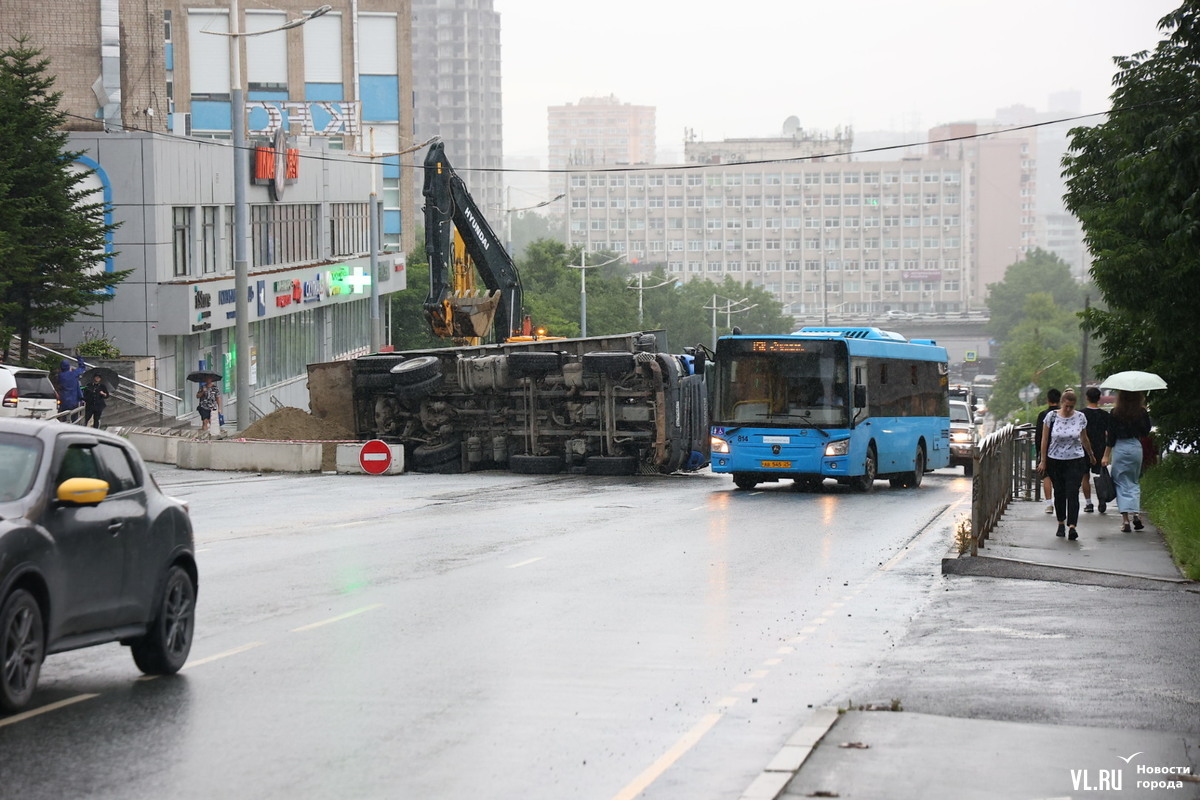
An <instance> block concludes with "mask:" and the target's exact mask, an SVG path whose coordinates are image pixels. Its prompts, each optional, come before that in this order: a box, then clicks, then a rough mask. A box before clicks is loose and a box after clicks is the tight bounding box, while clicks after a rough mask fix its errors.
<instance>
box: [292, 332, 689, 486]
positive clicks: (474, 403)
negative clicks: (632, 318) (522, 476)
mask: <svg viewBox="0 0 1200 800" xmlns="http://www.w3.org/2000/svg"><path fill="white" fill-rule="evenodd" d="M655 349H656V340H655V337H654V336H653V335H648V334H645V333H638V334H623V335H620V336H613V337H589V338H586V339H560V340H550V341H545V340H543V341H535V342H525V343H521V344H516V345H514V344H504V345H486V346H478V347H455V348H444V349H435V350H421V351H408V352H403V353H389V354H376V355H371V356H364V357H362V358H358V359H355V360H353V361H349V362H333V363H330V364H314V365H311V366H310V367H309V389H310V409H311V410H312V413H313V414H314V415H317V416H322V417H328V418H330V419H332V420H334V421H337V422H339V423H341V424H343V425H344V426H345V427H347V428H349V429H350V430H353V431H355V433H356V435H357V436H358V437H359V438H360V439H364V440H365V439H382V440H384V441H387V442H392V443H399V444H402V445H404V448H405V455H406V463H407V464H409V465H410V468H411V469H413V470H414V471H418V472H443V473H444V472H466V471H472V470H478V469H510V470H512V471H514V472H521V473H527V474H552V473H556V472H563V471H566V472H571V473H578V474H592V475H627V474H634V473H638V472H641V473H646V472H676V471H679V470H697V469H701V468H703V467H704V466H706V465H707V464H708V447H707V446H708V420H707V405H706V402H705V399H706V396H707V393H706V392H705V390H704V383H703V377H702V376H699V375H689V374H687V373H688V370H687V367H686V363H687V362H686V361H685V360H684V359H683V358H681V357H679V356H676V355H671V354H666V353H658V352H655Z"/></svg>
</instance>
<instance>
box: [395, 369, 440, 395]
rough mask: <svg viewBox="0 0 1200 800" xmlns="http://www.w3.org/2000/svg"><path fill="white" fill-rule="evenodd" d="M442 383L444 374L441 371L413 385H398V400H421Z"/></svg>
mask: <svg viewBox="0 0 1200 800" xmlns="http://www.w3.org/2000/svg"><path fill="white" fill-rule="evenodd" d="M441 385H442V374H441V373H440V372H439V373H438V374H436V375H434V376H433V377H432V378H427V379H425V380H423V381H421V382H420V383H414V384H411V385H402V386H397V387H396V399H397V400H409V401H412V400H420V399H421V398H422V397H424V396H425V395H427V394H429V393H430V392H432V391H433V390H434V389H436V388H437V387H439V386H441Z"/></svg>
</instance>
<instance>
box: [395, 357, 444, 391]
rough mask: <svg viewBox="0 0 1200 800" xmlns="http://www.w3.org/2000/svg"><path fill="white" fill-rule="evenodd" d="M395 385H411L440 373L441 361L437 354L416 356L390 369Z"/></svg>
mask: <svg viewBox="0 0 1200 800" xmlns="http://www.w3.org/2000/svg"><path fill="white" fill-rule="evenodd" d="M391 374H392V378H393V380H395V382H396V385H397V386H412V385H413V384H417V383H422V382H423V381H427V380H429V379H430V378H432V377H434V376H435V375H439V376H440V375H441V374H442V362H441V361H440V360H439V359H438V357H437V356H417V357H416V358H410V359H409V360H408V361H401V362H400V363H399V364H397V365H396V366H394V367H392V370H391Z"/></svg>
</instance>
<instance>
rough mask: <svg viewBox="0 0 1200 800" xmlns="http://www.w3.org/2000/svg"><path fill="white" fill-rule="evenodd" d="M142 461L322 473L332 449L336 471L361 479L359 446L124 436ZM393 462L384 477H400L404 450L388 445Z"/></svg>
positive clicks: (190, 466)
mask: <svg viewBox="0 0 1200 800" xmlns="http://www.w3.org/2000/svg"><path fill="white" fill-rule="evenodd" d="M123 433H124V435H125V437H126V438H127V439H129V442H130V443H131V444H132V445H133V446H134V447H135V448H137V451H138V452H139V453H141V456H142V458H144V459H145V460H147V461H153V462H155V463H158V464H174V465H175V466H177V467H179V468H180V469H216V470H233V471H246V472H320V471H321V463H322V454H323V450H324V448H325V447H329V446H334V447H336V448H337V450H336V462H337V463H336V469H337V471H338V472H339V473H342V474H345V475H365V474H366V472H365V471H364V470H363V468H362V465H361V464H360V462H359V454H360V453H361V451H362V446H363V443H362V442H349V443H346V442H343V443H338V444H336V445H334V443H333V442H264V441H257V440H252V441H245V440H238V439H192V438H190V437H182V436H178V435H174V436H173V435H169V434H162V433H151V432H147V431H125V432H123ZM389 449H390V450H391V454H392V459H391V463H390V464H389V465H388V468H387V470H385V471H384V472H383V473H382V474H384V475H399V474H401V473H402V472H404V447H403V446H402V445H398V444H396V445H390V446H389Z"/></svg>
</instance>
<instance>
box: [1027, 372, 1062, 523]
mask: <svg viewBox="0 0 1200 800" xmlns="http://www.w3.org/2000/svg"><path fill="white" fill-rule="evenodd" d="M1061 399H1062V392H1060V391H1059V390H1058V389H1049V390H1047V391H1046V401H1047V403H1048V405H1047V406H1046V407H1045V408H1044V409H1043V410H1042V413H1040V414H1038V418H1037V424H1036V425H1035V426H1034V428H1033V445H1034V449H1035V450H1036V451H1037V452H1038V453H1039V454H1040V453H1041V452H1042V428H1043V426H1044V425H1045V422H1046V415H1047V414H1050V413H1054V412H1057V411H1058V401H1059V400H1061ZM1039 457H1040V455H1039ZM1042 495H1043V496H1044V497H1045V498H1046V513H1047V514H1053V513H1054V484H1053V482H1051V480H1050V476H1049V475H1046V476H1045V477H1043V478H1042Z"/></svg>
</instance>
